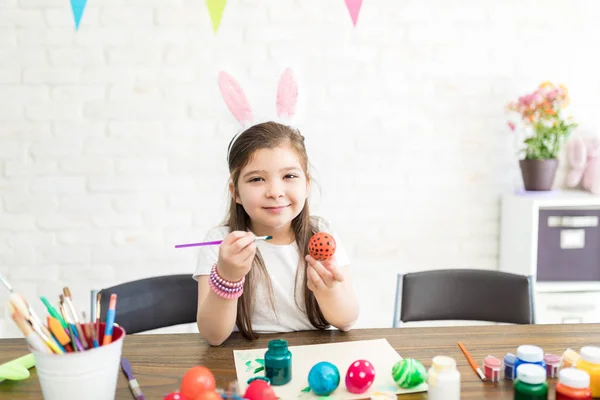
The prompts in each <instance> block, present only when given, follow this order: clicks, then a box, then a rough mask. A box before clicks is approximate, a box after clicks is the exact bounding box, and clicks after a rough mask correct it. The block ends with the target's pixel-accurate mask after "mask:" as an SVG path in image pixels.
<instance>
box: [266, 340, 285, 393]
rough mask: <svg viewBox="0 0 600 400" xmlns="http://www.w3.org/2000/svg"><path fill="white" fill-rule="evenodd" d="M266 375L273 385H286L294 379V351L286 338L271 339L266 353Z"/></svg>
mask: <svg viewBox="0 0 600 400" xmlns="http://www.w3.org/2000/svg"><path fill="white" fill-rule="evenodd" d="M265 376H266V377H267V378H269V380H270V381H271V385H273V386H281V385H285V384H286V383H288V382H289V381H291V380H292V353H291V352H290V350H289V349H288V343H287V341H286V340H283V339H275V340H271V341H269V348H268V349H267V352H266V353H265Z"/></svg>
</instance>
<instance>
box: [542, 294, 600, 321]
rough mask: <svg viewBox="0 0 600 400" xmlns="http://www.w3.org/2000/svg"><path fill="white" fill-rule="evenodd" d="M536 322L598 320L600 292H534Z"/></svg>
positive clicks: (599, 318)
mask: <svg viewBox="0 0 600 400" xmlns="http://www.w3.org/2000/svg"><path fill="white" fill-rule="evenodd" d="M535 320H536V323H538V324H563V323H564V324H571V323H597V322H600V292H565V293H536V295H535Z"/></svg>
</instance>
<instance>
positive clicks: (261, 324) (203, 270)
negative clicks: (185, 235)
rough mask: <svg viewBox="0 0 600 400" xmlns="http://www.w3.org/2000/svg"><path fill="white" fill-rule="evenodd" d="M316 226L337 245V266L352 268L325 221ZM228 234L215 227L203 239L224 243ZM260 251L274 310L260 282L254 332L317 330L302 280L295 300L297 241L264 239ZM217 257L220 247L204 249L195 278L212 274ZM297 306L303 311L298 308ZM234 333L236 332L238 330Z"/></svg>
mask: <svg viewBox="0 0 600 400" xmlns="http://www.w3.org/2000/svg"><path fill="white" fill-rule="evenodd" d="M315 218H316V217H315ZM317 227H318V231H320V232H327V233H329V234H331V235H333V237H334V239H335V242H336V250H335V259H336V262H337V265H338V266H340V267H342V266H347V265H349V264H350V263H349V260H348V256H347V254H346V250H345V249H344V246H343V244H342V241H341V240H340V238H339V237H338V236H337V235H336V233H335V232H334V231H332V230H331V228H330V226H329V224H328V223H327V222H326V221H325V220H324V219H322V218H317ZM229 232H230V228H229V227H226V226H219V227H215V228H213V229H211V230H210V231H209V232H208V233H207V235H206V237H205V239H204V240H205V241H213V240H222V239H224V238H225V236H227V234H229ZM257 249H258V250H259V251H260V254H261V256H262V258H263V261H264V263H265V267H266V269H267V272H268V273H269V276H270V278H271V284H272V286H273V294H274V298H273V299H274V306H275V311H273V309H272V308H271V302H270V301H269V295H268V292H267V288H266V287H265V286H266V285H265V284H264V283H263V282H259V283H258V284H257V286H256V299H255V301H254V313H253V314H252V329H253V330H254V331H255V332H257V333H279V332H295V331H303V330H312V329H315V327H314V326H313V325H312V324H311V323H310V321H309V319H308V316H307V315H306V312H305V311H304V297H303V295H302V294H303V291H302V284H303V282H302V281H299V282H298V290H297V291H296V296H297V299H298V300H297V302H296V301H294V283H295V281H296V270H297V269H298V265H299V261H300V253H299V252H298V246H297V244H296V242H295V241H294V242H293V243H291V244H288V245H274V244H271V243H269V241H264V240H261V241H258V242H257ZM218 256H219V247H218V246H205V247H201V248H200V253H199V257H198V264H197V267H196V272H194V275H193V277H194V279H196V280H197V278H198V276H199V275H209V274H210V270H211V268H212V266H213V265H214V264H215V263H216V262H217V260H218ZM303 261H304V260H303ZM306 290H308V288H306ZM296 303H297V304H296ZM298 305H299V306H300V307H301V308H298ZM234 330H237V327H236V328H235V329H234Z"/></svg>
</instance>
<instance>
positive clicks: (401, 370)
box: [392, 358, 427, 389]
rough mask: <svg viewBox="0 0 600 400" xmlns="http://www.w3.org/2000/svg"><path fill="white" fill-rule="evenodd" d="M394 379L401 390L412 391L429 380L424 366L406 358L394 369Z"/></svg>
mask: <svg viewBox="0 0 600 400" xmlns="http://www.w3.org/2000/svg"><path fill="white" fill-rule="evenodd" d="M392 378H394V382H396V384H397V385H398V386H400V387H401V388H403V389H410V388H413V387H415V386H417V385H420V384H421V383H423V382H425V380H427V371H426V370H425V367H424V366H423V364H421V363H420V362H419V361H417V360H415V359H414V358H404V359H402V360H400V361H398V362H397V363H396V364H395V365H394V367H393V368H392Z"/></svg>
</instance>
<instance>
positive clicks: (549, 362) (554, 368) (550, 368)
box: [544, 354, 560, 379]
mask: <svg viewBox="0 0 600 400" xmlns="http://www.w3.org/2000/svg"><path fill="white" fill-rule="evenodd" d="M544 363H546V377H547V378H550V379H553V378H558V369H559V367H560V357H559V356H557V355H555V354H544Z"/></svg>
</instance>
